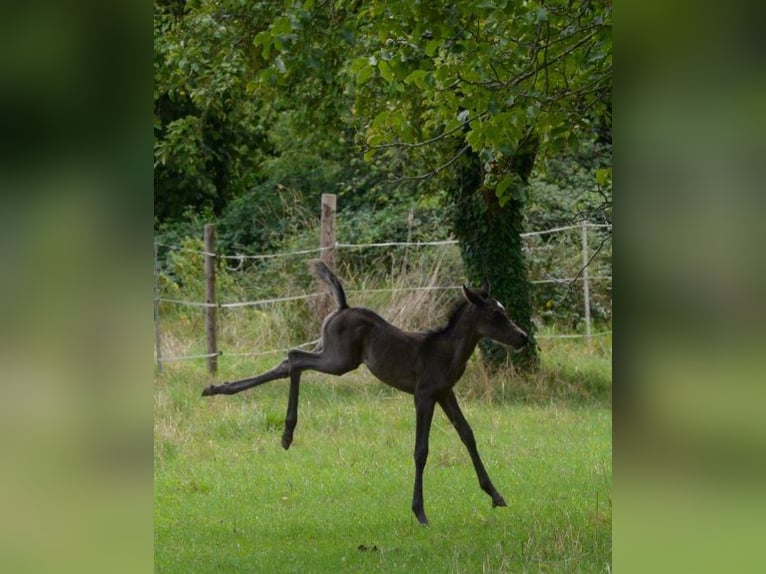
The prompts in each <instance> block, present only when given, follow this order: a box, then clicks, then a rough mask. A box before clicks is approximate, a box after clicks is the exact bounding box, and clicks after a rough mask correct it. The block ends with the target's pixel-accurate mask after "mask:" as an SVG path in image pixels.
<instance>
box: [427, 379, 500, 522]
mask: <svg viewBox="0 0 766 574" xmlns="http://www.w3.org/2000/svg"><path fill="white" fill-rule="evenodd" d="M439 404H440V405H441V407H442V409H443V410H444V413H445V414H446V415H447V418H448V419H449V420H450V422H451V423H452V425H453V426H454V427H455V429H456V430H457V434H458V435H460V440H462V441H463V444H464V445H465V446H466V448H467V449H468V454H470V455H471V461H472V462H473V467H474V470H476V476H477V477H478V479H479V486H481V489H482V490H483V491H484V492H486V493H487V494H489V496H490V497H491V498H492V507H493V508H494V507H495V506H507V505H506V503H505V499H504V498H503V497H502V496H501V495H500V493H499V492H498V491H497V489H496V488H495V486H494V485H493V484H492V481H491V480H490V479H489V474H487V469H485V468H484V464H483V463H482V462H481V457H480V456H479V451H478V450H477V448H476V439H475V438H474V436H473V430H471V425H469V424H468V421H467V420H466V418H465V417H464V416H463V412H462V411H461V410H460V405H458V402H457V397H456V396H455V393H454V392H453V391H452V390H449V391H447V392H446V393H444V394H443V395H442V396H440V397H439Z"/></svg>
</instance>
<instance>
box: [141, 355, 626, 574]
mask: <svg viewBox="0 0 766 574" xmlns="http://www.w3.org/2000/svg"><path fill="white" fill-rule="evenodd" d="M576 345H577V344H576V343H566V344H558V343H557V344H556V345H551V346H550V348H549V349H548V351H549V352H547V353H544V354H543V355H542V356H543V357H547V358H546V359H545V360H544V363H543V366H542V368H541V372H540V374H538V375H535V376H534V377H531V378H529V379H524V380H523V381H522V382H521V383H519V382H518V381H514V380H510V379H508V380H506V377H507V376H508V374H507V373H505V374H502V373H501V374H500V375H496V376H494V377H487V376H486V375H484V374H482V373H480V372H478V370H479V369H478V365H477V364H475V363H472V364H471V365H469V370H468V372H467V373H466V377H465V378H466V379H467V382H466V381H463V382H461V383H459V384H458V387H457V390H458V391H459V394H461V393H462V395H463V399H462V405H463V410H464V412H465V415H466V417H467V418H468V420H469V421H470V423H471V425H472V426H473V429H474V433H475V434H476V438H477V442H478V445H479V451H480V453H481V454H482V457H483V459H484V462H485V465H486V467H487V470H488V471H489V474H490V476H491V477H492V480H493V482H494V483H495V486H496V487H497V488H498V490H499V491H500V492H501V493H502V494H503V496H504V497H505V499H506V501H507V502H508V505H509V506H508V507H507V508H496V509H492V508H491V502H490V499H489V497H488V496H486V495H485V494H484V493H483V492H482V491H481V490H480V489H479V486H478V483H477V480H476V477H475V474H474V470H473V467H472V465H471V462H470V459H469V457H468V454H467V452H466V451H465V448H464V447H463V445H462V443H461V442H460V440H459V439H458V437H457V433H456V432H455V431H454V430H453V429H452V427H451V426H450V425H449V423H448V422H447V419H446V417H445V416H444V414H443V413H441V412H440V411H439V412H437V414H436V416H435V417H434V425H433V429H432V432H431V448H430V456H429V459H428V465H427V467H426V471H425V478H424V496H425V505H426V512H427V514H428V517H429V519H430V521H431V527H430V528H424V527H421V526H420V525H418V523H417V521H416V519H415V517H414V515H413V514H412V512H411V511H410V499H411V495H412V481H413V476H414V464H413V460H412V450H413V446H414V419H415V415H414V409H413V405H412V398H411V397H409V396H407V395H403V394H398V393H396V392H395V391H392V390H389V389H387V388H385V387H384V386H383V385H381V384H379V383H376V382H374V379H372V377H371V376H370V375H369V374H368V373H365V372H364V370H360V371H357V372H355V373H349V374H348V375H345V376H344V377H342V378H331V377H326V376H323V375H318V374H314V373H307V374H306V375H305V376H304V383H303V385H302V387H301V403H300V411H299V416H300V419H299V423H298V428H297V430H296V434H295V441H294V443H293V445H292V447H291V448H290V450H289V451H284V450H283V449H282V448H281V446H280V436H281V432H282V424H283V417H284V411H285V408H286V403H287V383H286V382H284V381H275V382H273V383H270V384H267V385H264V386H263V387H259V388H257V389H254V390H252V391H248V392H245V393H242V394H240V395H236V396H229V397H227V396H218V397H213V398H204V399H203V398H202V397H200V396H199V394H200V392H201V390H202V388H203V387H204V386H205V385H206V384H208V382H209V380H208V377H207V376H206V375H205V374H204V371H203V370H202V369H201V368H199V367H198V366H197V367H194V366H191V365H189V364H188V363H187V364H183V365H182V364H174V365H172V366H170V368H168V369H167V370H166V373H165V374H164V375H163V376H162V377H158V378H157V380H156V384H155V471H154V472H155V505H154V508H155V510H154V522H155V569H156V571H157V572H179V573H180V572H183V573H189V572H205V573H207V572H226V573H229V572H386V573H388V572H407V573H410V572H466V573H473V572H605V571H608V569H609V568H610V565H611V547H612V546H611V482H612V464H611V409H610V407H609V402H610V397H611V370H610V368H609V361H610V357H611V342H609V343H608V353H607V348H606V347H604V348H600V347H599V348H595V349H594V348H593V347H591V348H590V349H588V350H587V352H583V349H584V345H583V344H582V343H580V344H579V346H576ZM278 360H279V357H278V356H274V357H271V358H268V359H265V360H263V361H258V362H254V361H252V360H250V361H246V360H242V361H239V362H233V361H232V362H230V363H228V366H227V367H225V368H226V369H228V370H226V371H225V372H224V373H222V375H221V376H220V377H219V380H227V379H229V380H230V379H234V378H237V377H239V376H246V375H248V374H252V373H254V372H258V371H261V370H265V369H266V368H268V367H269V366H270V365H271V364H272V363H274V362H276V361H278ZM515 378H516V379H519V378H521V379H523V377H515ZM477 381H481V384H479V383H478V382H477ZM559 383H560V384H562V385H566V386H568V390H565V392H563V394H558V395H557V394H556V392H554V386H555V385H556V384H559ZM482 385H484V386H482ZM489 385H493V386H494V388H502V389H505V390H504V391H503V393H504V394H503V393H500V392H499V391H497V392H495V393H488V392H487V390H486V389H487V388H488V387H489ZM485 387H486V388H485ZM602 387H606V388H602ZM514 389H516V390H514ZM523 393H526V395H527V396H531V397H532V400H530V401H526V402H527V403H528V404H523V403H524V402H525V401H523V400H520V399H521V397H522V394H523ZM546 396H547V397H548V398H547V399H546V398H545V397H546Z"/></svg>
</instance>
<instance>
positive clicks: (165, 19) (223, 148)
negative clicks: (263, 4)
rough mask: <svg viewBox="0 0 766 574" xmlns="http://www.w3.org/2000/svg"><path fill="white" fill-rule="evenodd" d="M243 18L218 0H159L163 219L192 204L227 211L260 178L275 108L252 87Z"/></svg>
mask: <svg viewBox="0 0 766 574" xmlns="http://www.w3.org/2000/svg"><path fill="white" fill-rule="evenodd" d="M231 4H232V6H235V5H239V8H242V9H243V8H244V3H242V2H232V3H231ZM263 15H264V16H266V14H263ZM243 17H244V14H243V13H241V12H240V13H239V14H237V13H236V12H229V11H227V10H225V9H222V7H221V3H219V2H212V1H211V2H206V1H201V2H194V3H188V4H187V6H186V7H185V9H184V10H181V9H180V6H179V5H178V4H176V3H170V2H168V3H165V2H157V1H155V4H154V136H155V145H154V168H155V171H154V185H155V205H154V207H155V215H157V216H158V217H160V218H161V219H168V218H171V219H175V218H178V217H179V216H181V215H182V213H183V212H184V210H185V208H186V207H187V206H190V205H191V206H195V208H197V209H201V208H210V209H212V210H213V211H214V212H215V213H220V212H221V210H222V209H223V207H224V206H225V205H226V203H227V202H228V201H229V199H231V198H233V197H235V196H237V195H238V194H239V193H241V192H242V191H243V190H245V189H247V188H249V187H250V186H251V185H253V184H254V183H255V182H257V181H258V179H259V177H258V173H259V170H258V165H259V163H260V160H261V158H262V157H263V156H264V155H265V154H268V153H270V147H269V143H268V140H267V138H266V136H265V132H266V125H267V124H266V123H265V122H266V118H265V116H266V113H267V112H268V108H264V107H263V106H261V105H259V102H258V101H256V100H253V99H252V98H249V97H247V95H246V90H245V80H246V77H247V74H248V73H249V69H250V63H249V60H250V55H251V54H250V52H251V50H252V47H251V45H250V42H249V41H248V34H247V26H246V25H244V21H243Z"/></svg>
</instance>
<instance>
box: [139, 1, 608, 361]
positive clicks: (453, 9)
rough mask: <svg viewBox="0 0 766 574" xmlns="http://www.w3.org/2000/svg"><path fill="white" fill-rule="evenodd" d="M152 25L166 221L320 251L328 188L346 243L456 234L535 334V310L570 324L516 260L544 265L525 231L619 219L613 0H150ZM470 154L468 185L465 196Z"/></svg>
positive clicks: (255, 248) (179, 227) (235, 245)
mask: <svg viewBox="0 0 766 574" xmlns="http://www.w3.org/2000/svg"><path fill="white" fill-rule="evenodd" d="M154 24H155V97H154V101H155V210H156V216H157V220H156V221H157V223H156V230H157V231H158V233H159V234H161V235H163V236H164V237H167V238H170V237H171V236H172V237H176V238H180V237H183V236H184V234H185V233H187V232H188V233H192V234H193V235H195V236H197V237H198V236H199V235H198V234H197V232H196V229H197V227H198V224H199V220H200V219H204V220H206V221H210V220H215V221H216V222H217V224H218V228H219V230H218V235H219V243H220V245H221V248H222V250H226V251H229V252H231V251H246V252H264V251H266V252H268V251H272V250H278V249H280V248H281V247H283V246H285V245H286V244H288V243H290V242H294V241H296V242H297V243H300V244H302V245H308V246H310V247H314V246H315V245H316V242H315V239H312V240H311V241H308V237H309V234H310V233H313V232H314V231H313V229H314V225H315V222H316V219H317V215H316V205H317V204H318V196H319V194H321V193H324V192H335V193H337V194H338V195H339V198H340V202H339V206H340V210H341V214H342V217H341V219H340V221H341V229H340V233H341V238H342V239H341V240H342V241H363V242H364V241H380V240H392V239H405V238H406V237H407V236H408V235H409V236H410V237H412V238H415V239H435V238H438V239H440V238H443V237H445V236H447V235H449V234H452V235H454V236H456V237H458V238H459V239H460V240H461V242H463V245H462V250H463V254H464V257H465V263H466V272H467V273H468V275H469V279H470V280H471V281H474V282H475V281H477V280H479V279H480V277H479V275H480V274H483V273H486V271H487V269H489V270H490V271H492V272H493V273H495V275H494V277H492V279H493V283H494V287H495V288H496V289H497V290H498V293H502V294H503V296H504V297H507V298H509V299H510V300H511V305H509V308H510V310H511V311H512V313H513V314H514V315H515V316H516V317H519V318H520V322H521V323H523V324H527V325H529V329H530V331H531V330H533V326H532V315H533V310H535V313H539V310H540V309H543V311H542V313H543V316H544V317H546V318H547V319H549V320H554V319H556V318H557V317H559V318H563V319H564V320H566V321H568V322H570V321H571V322H576V320H577V318H576V317H575V316H574V315H572V314H571V313H570V314H569V315H568V314H567V313H569V310H570V307H571V305H575V302H574V301H570V300H569V299H565V298H561V297H559V299H555V297H554V293H553V292H552V291H551V292H548V291H550V290H546V289H547V288H546V289H537V288H535V290H533V291H532V293H531V294H530V293H529V292H528V287H527V286H526V285H525V284H524V283H525V282H526V276H527V274H528V271H525V270H524V266H525V265H529V266H530V268H531V269H534V270H535V272H536V271H537V270H538V269H540V268H544V267H545V266H548V267H550V266H551V265H554V263H553V260H552V259H551V258H550V257H549V256H548V254H547V253H545V252H544V251H541V250H539V249H536V250H533V251H526V252H523V251H522V243H521V242H520V241H518V233H520V232H521V231H523V230H525V229H530V228H538V229H539V228H540V227H548V226H549V225H548V224H549V223H550V224H553V222H554V221H564V220H568V221H569V222H571V220H572V219H573V218H575V219H576V218H577V217H580V216H585V215H586V214H587V215H588V217H589V219H591V220H592V221H593V220H594V218H596V219H597V220H599V221H606V220H610V218H611V214H610V209H611V182H610V177H611V171H610V166H611V160H610V155H609V150H608V146H605V145H603V144H604V143H605V141H606V140H607V139H608V137H606V136H605V135H604V134H608V132H609V130H610V121H611V120H610V118H611V109H610V106H609V98H610V95H611V2H609V1H608V0H599V1H594V2H585V3H572V2H570V3H564V2H543V1H538V0H534V1H531V2H524V3H519V2H509V1H506V0H490V1H485V0H467V1H465V2H460V3H448V2H445V1H443V0H442V1H437V2H428V3H423V2H410V1H408V0H395V1H387V2H382V1H380V0H362V1H353V2H350V1H345V0H342V1H337V2H314V1H312V0H305V1H300V2H287V3H269V2H256V3H253V2H247V1H245V0H198V1H195V2H187V3H178V2H171V1H164V0H162V1H161V0H156V1H155V22H154ZM593 134H598V138H594V135H593ZM594 139H596V141H597V143H596V144H595V145H594V144H593V143H592V141H593V140H594ZM530 142H534V146H532V147H533V148H534V149H533V150H531V151H530V150H529V149H527V150H525V145H527V146H528V145H529V143H530ZM578 146H579V149H578ZM599 146H600V147H599ZM469 153H472V154H475V155H476V156H477V157H478V161H479V163H480V170H479V171H478V172H477V177H478V179H477V181H476V185H474V186H472V187H471V189H472V190H473V193H475V197H472V198H468V197H466V198H463V199H459V197H460V194H459V193H456V190H457V187H456V184H457V183H458V182H459V180H460V178H461V175H460V173H459V169H460V160H462V159H465V158H466V157H467V156H468V154H469ZM562 154H563V155H562ZM530 173H531V174H532V176H531V177H529V174H530ZM594 180H595V182H596V184H595V185H594ZM584 190H587V192H586V195H588V197H585V198H584V195H583V191H584ZM583 198H584V200H583ZM474 202H479V203H476V204H475V205H474ZM481 202H483V205H481ZM461 206H472V207H470V208H467V209H464V210H462V211H461ZM190 207H191V209H193V210H194V213H195V214H196V215H194V216H191V215H189V214H188V211H187V210H188V209H189V208H190ZM456 208H457V209H456ZM411 210H412V212H413V222H412V224H410V223H409V222H408V221H407V219H408V215H409V212H410V211H411ZM501 210H504V211H501ZM506 211H507V213H506ZM200 213H204V215H202V216H200V215H199V214H200ZM455 213H458V214H459V215H460V216H461V217H459V218H455V217H451V218H448V217H447V216H448V215H449V214H455ZM488 214H489V215H488ZM468 216H474V217H475V218H476V219H475V220H474V221H468V220H467V218H468ZM195 217H196V218H197V221H195V220H194V218H195ZM461 218H462V219H461ZM461 220H462V221H463V228H462V230H461V229H458V228H457V227H456V225H457V224H458V222H459V221H461ZM445 223H448V225H446V226H445ZM508 233H510V235H508ZM294 236H298V237H299V238H300V239H297V240H293V239H291V238H292V237H294ZM168 242H170V241H168ZM173 243H174V244H178V241H177V240H176V241H173ZM482 246H487V248H488V249H490V251H491V254H490V253H486V254H480V256H479V257H476V254H477V252H476V250H477V249H481V248H482ZM566 247H567V249H571V250H572V253H573V254H574V249H575V247H576V246H575V244H574V243H572V244H567V246H566ZM468 257H471V258H473V259H472V260H469V259H468ZM570 261H577V259H576V258H575V257H574V256H573V257H572V258H570ZM346 262H347V263H348V264H350V265H352V266H356V268H360V266H367V268H368V270H371V269H375V268H376V266H377V267H379V266H380V261H378V260H376V259H375V257H374V256H371V255H370V253H362V252H359V253H357V254H355V255H354V256H353V257H352V258H349V259H348V260H347V261H346ZM253 267H254V268H257V269H259V270H260V271H264V270H266V269H267V268H268V269H269V270H270V271H273V269H272V267H270V265H269V264H262V263H257V264H256V263H254V264H253ZM508 268H512V269H516V270H519V271H518V273H516V272H514V273H510V272H505V271H503V272H500V271H495V270H501V269H508ZM547 272H551V273H553V271H551V270H550V269H548V270H547ZM567 273H568V275H567V276H571V272H570V271H569V270H567ZM275 275H276V276H278V275H279V272H277V271H275V272H274V273H272V274H270V275H269V277H275ZM260 281H264V282H265V281H267V280H266V279H265V278H264V279H263V280H259V282H260ZM269 281H271V283H273V285H274V286H273V287H270V289H274V290H276V289H277V287H278V284H279V281H278V280H277V279H273V280H269ZM550 301H554V303H556V304H555V305H553V306H547V307H546V306H545V305H546V304H547V303H548V302H550ZM570 303H571V305H570ZM597 304H600V303H598V302H597ZM564 305H566V306H567V309H564V308H563V306H564ZM604 317H605V318H606V316H604ZM531 348H532V349H534V347H531Z"/></svg>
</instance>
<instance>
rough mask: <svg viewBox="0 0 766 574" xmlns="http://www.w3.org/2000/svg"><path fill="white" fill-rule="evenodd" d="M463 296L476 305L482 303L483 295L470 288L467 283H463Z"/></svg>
mask: <svg viewBox="0 0 766 574" xmlns="http://www.w3.org/2000/svg"><path fill="white" fill-rule="evenodd" d="M462 290H463V297H465V300H466V301H468V302H469V303H473V304H474V305H481V303H482V300H481V297H479V295H478V294H477V293H476V292H475V291H474V290H473V289H469V288H468V287H466V286H465V285H463V289H462Z"/></svg>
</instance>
